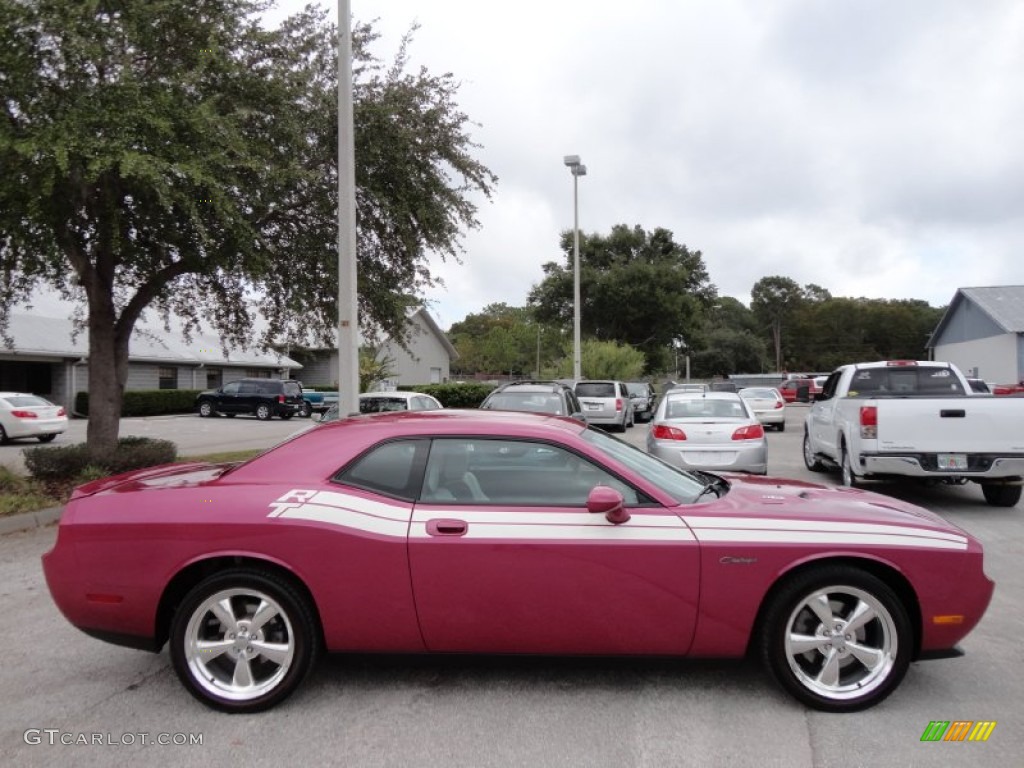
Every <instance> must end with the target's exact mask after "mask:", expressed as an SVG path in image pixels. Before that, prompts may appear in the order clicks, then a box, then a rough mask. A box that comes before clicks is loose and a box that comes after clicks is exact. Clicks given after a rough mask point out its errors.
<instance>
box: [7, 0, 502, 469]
mask: <svg viewBox="0 0 1024 768" xmlns="http://www.w3.org/2000/svg"><path fill="white" fill-rule="evenodd" d="M268 5H269V3H267V2H263V1H262V0H146V2H142V1H141V0H140V1H138V2H135V1H132V2H127V1H125V2H118V1H117V0H109V1H108V2H102V1H101V0H31V1H30V0H0V93H2V109H3V114H2V116H0V167H2V168H3V184H0V330H3V328H4V327H5V325H6V321H7V312H8V311H9V307H10V306H11V304H12V303H14V302H18V301H22V300H25V299H26V298H28V297H30V296H31V295H32V292H33V291H35V290H37V289H38V288H39V287H40V286H42V285H48V286H50V287H52V288H55V289H56V290H57V291H59V292H60V293H61V294H62V295H64V296H65V297H66V298H71V299H75V300H79V301H82V302H83V303H84V306H85V311H84V315H85V318H86V325H87V328H88V333H89V390H90V420H89V426H88V441H89V446H90V450H91V451H92V452H93V453H95V454H101V453H105V452H108V451H110V450H112V449H113V447H114V445H115V442H116V438H117V431H118V416H119V413H120V408H121V401H122V396H123V390H124V385H125V381H126V378H127V373H128V367H127V361H128V342H129V338H130V336H131V333H132V330H133V329H134V328H135V325H136V323H137V322H138V320H139V318H140V316H141V315H142V314H143V311H144V310H146V309H147V308H153V309H155V310H156V311H157V313H158V314H160V315H161V316H163V317H164V318H165V319H166V318H167V317H168V316H169V315H170V314H172V313H173V314H174V315H177V316H178V317H180V318H182V319H184V321H185V322H186V328H187V330H195V329H196V328H197V325H198V323H199V322H200V321H201V320H204V321H207V322H208V323H210V324H211V325H212V326H213V327H214V328H215V329H216V330H217V331H218V332H219V333H220V334H221V336H222V338H223V339H224V340H225V343H226V344H229V345H239V346H249V345H252V344H253V343H254V342H259V343H262V344H267V343H269V342H270V341H271V340H274V339H281V338H283V337H290V338H295V337H297V336H300V335H305V336H309V335H313V336H319V338H320V340H326V338H327V337H328V335H329V333H330V330H331V329H332V328H333V327H334V325H335V324H336V318H337V309H336V303H337V296H336V294H337V288H336V286H337V256H336V241H337V234H336V227H337V214H336V210H337V184H336V178H337V123H336V114H337V87H336V84H337V72H336V53H335V51H336V48H335V35H336V30H335V28H334V26H333V25H332V24H330V23H329V22H328V20H327V17H326V12H325V11H323V10H316V9H313V8H307V10H306V11H304V12H303V13H301V14H298V15H296V16H293V17H291V18H289V19H288V20H286V21H285V22H283V23H282V25H281V26H280V28H277V29H265V28H263V27H262V25H261V19H260V16H259V13H260V12H261V11H263V10H265V9H266V8H267V7H268ZM374 37H375V35H374V32H373V30H372V28H371V27H369V26H367V25H358V24H357V25H356V26H355V28H354V30H353V49H354V64H353V73H354V91H355V100H356V101H355V137H354V138H355V145H356V166H357V168H356V182H357V188H358V189H357V218H358V253H359V262H360V263H359V310H360V320H361V324H363V325H364V326H366V327H370V328H375V329H381V330H383V331H384V332H387V333H389V334H390V335H393V336H394V335H399V334H400V333H401V331H402V330H403V327H404V307H405V305H406V303H407V302H406V297H407V296H408V295H409V294H411V293H415V292H417V291H418V290H420V289H422V288H423V287H424V286H426V285H430V284H433V283H434V282H435V278H434V276H433V275H432V274H431V273H430V271H429V269H428V266H427V261H426V255H427V253H428V252H429V251H433V252H435V253H439V254H441V255H442V256H443V257H454V258H458V256H459V253H460V247H459V233H460V231H461V230H462V229H463V228H465V227H472V226H475V225H476V219H475V213H476V209H475V207H474V205H473V203H472V201H471V198H470V194H471V193H474V192H482V193H484V194H485V195H487V194H489V192H490V189H491V186H492V185H493V183H494V181H495V179H494V177H493V176H492V175H491V173H490V172H489V171H488V170H487V169H486V168H485V167H484V166H482V165H481V164H480V163H479V162H477V161H476V160H475V159H474V158H473V156H472V151H473V150H474V148H475V145H474V144H473V142H472V140H471V138H470V135H469V127H470V123H469V120H468V118H467V117H466V115H464V114H463V113H462V112H461V111H460V110H459V109H458V107H457V105H456V103H455V95H456V91H457V83H456V81H455V80H454V78H453V77H452V76H451V75H442V76H434V75H431V74H430V73H428V72H427V71H425V70H422V69H421V70H418V71H416V72H414V73H409V72H407V71H406V70H407V60H406V43H407V42H408V41H405V42H403V45H402V48H401V49H400V51H399V52H398V54H397V56H396V58H395V60H394V61H393V62H391V63H390V64H389V65H388V66H385V65H384V64H383V63H382V62H381V61H379V60H378V59H376V58H375V57H374V56H373V55H371V53H370V51H369V48H368V45H369V44H370V43H371V42H372V41H373V39H374ZM256 316H260V317H262V318H263V320H264V321H265V323H264V325H263V328H264V332H263V333H262V335H261V337H260V338H258V339H257V338H254V332H253V330H252V329H253V326H254V318H255V317H256Z"/></svg>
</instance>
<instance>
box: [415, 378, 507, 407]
mask: <svg viewBox="0 0 1024 768" xmlns="http://www.w3.org/2000/svg"><path fill="white" fill-rule="evenodd" d="M399 389H400V390H402V391H403V392H422V393H423V394H425V395H431V396H432V397H436V398H437V399H438V401H440V403H441V405H443V406H444V407H445V408H479V407H480V403H482V402H483V401H484V398H485V397H487V395H488V394H489V393H490V391H491V390H492V389H494V385H493V384H477V383H475V382H469V383H465V384H454V383H451V382H449V383H447V384H418V385H415V386H405V385H403V386H400V387H399Z"/></svg>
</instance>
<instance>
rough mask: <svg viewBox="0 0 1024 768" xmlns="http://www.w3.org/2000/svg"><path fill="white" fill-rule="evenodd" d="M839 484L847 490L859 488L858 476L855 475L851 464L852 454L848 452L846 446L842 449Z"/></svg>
mask: <svg viewBox="0 0 1024 768" xmlns="http://www.w3.org/2000/svg"><path fill="white" fill-rule="evenodd" d="M839 482H840V483H841V484H842V485H843V486H845V487H846V488H856V487H857V476H856V475H855V474H853V465H852V464H851V463H850V452H849V451H848V450H846V445H845V444H844V445H843V446H842V448H841V449H840V457H839Z"/></svg>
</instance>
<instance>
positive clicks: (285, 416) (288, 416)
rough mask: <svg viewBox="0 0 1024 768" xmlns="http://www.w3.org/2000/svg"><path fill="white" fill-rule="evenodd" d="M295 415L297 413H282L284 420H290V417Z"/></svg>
mask: <svg viewBox="0 0 1024 768" xmlns="http://www.w3.org/2000/svg"><path fill="white" fill-rule="evenodd" d="M294 415H295V414H294V413H282V414H280V416H281V419H282V420H283V421H288V419H290V418H291V417H292V416H294Z"/></svg>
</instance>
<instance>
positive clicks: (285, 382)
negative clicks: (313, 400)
mask: <svg viewBox="0 0 1024 768" xmlns="http://www.w3.org/2000/svg"><path fill="white" fill-rule="evenodd" d="M305 407H306V401H305V400H303V398H302V387H301V386H300V385H299V382H297V381H293V380H292V379H239V380H238V381H232V382H230V383H229V384H225V385H224V386H223V387H220V388H219V389H213V390H209V391H207V392H201V393H199V396H198V397H196V410H197V411H198V412H199V415H200V416H204V417H211V416H219V415H221V414H224V415H225V416H231V417H234V416H237V415H238V414H240V413H243V414H252V415H254V416H255V417H256V418H257V419H259V420H260V421H267V420H269V419H272V418H274V417H275V416H279V417H281V418H282V419H290V418H291V417H292V416H294V415H295V414H297V413H302V412H303V410H304V409H305Z"/></svg>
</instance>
